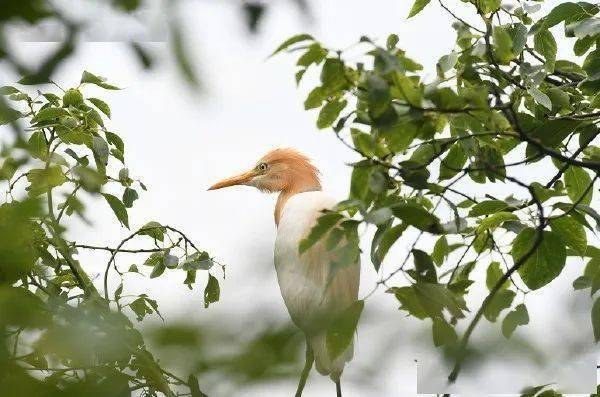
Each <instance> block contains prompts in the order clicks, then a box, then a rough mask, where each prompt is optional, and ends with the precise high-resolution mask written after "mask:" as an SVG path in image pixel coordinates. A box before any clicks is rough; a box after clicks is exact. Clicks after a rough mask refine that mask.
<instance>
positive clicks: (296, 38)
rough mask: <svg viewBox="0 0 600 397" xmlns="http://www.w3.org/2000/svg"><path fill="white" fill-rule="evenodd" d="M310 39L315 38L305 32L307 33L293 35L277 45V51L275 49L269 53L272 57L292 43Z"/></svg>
mask: <svg viewBox="0 0 600 397" xmlns="http://www.w3.org/2000/svg"><path fill="white" fill-rule="evenodd" d="M308 40H311V41H312V40H314V38H313V37H312V36H311V35H309V34H305V33H302V34H297V35H295V36H292V37H290V38H289V39H287V40H286V41H284V42H283V43H281V44H280V45H279V47H277V48H276V49H275V51H273V53H272V54H271V55H269V57H272V56H273V55H275V54H278V53H280V52H281V51H283V50H285V49H287V48H288V47H289V46H291V45H294V44H296V43H301V42H303V41H308Z"/></svg>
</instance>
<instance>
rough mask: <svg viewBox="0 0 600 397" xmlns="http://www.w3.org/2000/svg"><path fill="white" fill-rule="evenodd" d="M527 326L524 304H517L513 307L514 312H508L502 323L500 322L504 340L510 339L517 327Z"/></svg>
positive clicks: (527, 314) (527, 319)
mask: <svg viewBox="0 0 600 397" xmlns="http://www.w3.org/2000/svg"><path fill="white" fill-rule="evenodd" d="M527 324H529V313H528V312H527V307H526V306H525V305H524V304H522V303H521V304H519V305H517V307H515V310H513V311H511V312H509V313H508V314H507V315H506V317H504V321H502V335H504V337H505V338H506V339H508V338H510V337H511V336H512V334H513V332H515V330H516V329H517V326H519V325H527Z"/></svg>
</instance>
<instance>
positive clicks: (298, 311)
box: [209, 149, 360, 397]
mask: <svg viewBox="0 0 600 397" xmlns="http://www.w3.org/2000/svg"><path fill="white" fill-rule="evenodd" d="M234 185H247V186H253V187H255V188H257V189H259V190H260V191H263V192H269V193H275V192H278V193H279V197H278V199H277V204H276V205H275V224H276V225H277V237H276V239H275V255H274V256H275V269H276V272H277V280H278V282H279V288H280V290H281V295H282V296H283V300H284V302H285V305H286V306H287V309H288V312H289V314H290V316H291V318H292V321H293V322H294V323H295V324H296V325H297V326H298V328H300V329H301V330H302V331H303V333H304V334H305V336H306V364H305V366H304V369H303V371H302V375H301V377H300V382H299V384H298V389H297V392H296V396H300V395H301V394H302V390H303V389H304V384H305V383H306V378H307V377H308V374H309V372H310V369H311V368H312V365H313V361H314V363H315V366H316V368H317V371H319V373H321V374H323V375H329V376H330V377H331V379H332V380H333V381H334V382H335V384H336V392H337V396H338V397H339V396H341V395H342V392H341V385H340V376H341V374H342V371H343V369H344V365H345V363H346V362H348V361H349V360H350V359H351V358H352V355H353V350H354V349H353V342H350V344H349V346H348V348H347V349H346V350H345V351H344V352H343V353H342V354H340V355H338V356H337V357H335V358H332V357H329V355H328V349H327V345H326V330H327V328H328V326H329V325H330V322H331V319H334V318H336V317H337V316H339V315H340V313H342V312H343V311H344V310H345V309H347V308H348V307H350V306H351V305H352V304H353V303H355V302H356V301H357V299H358V284H359V277H360V267H359V266H360V265H359V263H358V262H357V263H351V264H344V265H345V266H343V267H341V268H339V269H338V270H336V271H335V272H333V276H330V272H331V271H332V268H331V263H332V259H333V255H334V254H333V253H332V252H330V251H328V250H327V249H326V248H325V247H324V243H322V242H318V243H316V244H315V245H313V246H312V247H311V248H310V249H309V250H308V251H306V252H304V253H302V254H300V252H299V250H298V246H299V243H300V241H301V240H302V239H303V238H305V237H306V236H307V235H308V233H309V232H310V230H311V228H312V227H313V225H314V224H315V222H316V220H317V218H318V217H319V216H320V215H321V214H322V213H321V212H322V210H324V209H330V208H332V207H333V206H334V205H335V204H336V200H334V199H333V198H331V197H329V196H328V195H326V194H325V193H323V192H322V191H321V182H320V180H319V171H318V170H317V168H316V167H315V166H314V165H312V164H311V162H310V160H309V159H308V158H307V157H306V156H304V155H302V154H301V153H299V152H297V151H296V150H294V149H275V150H272V151H270V152H269V153H267V154H266V155H265V156H264V157H263V158H261V159H260V160H259V161H258V163H256V165H255V166H254V167H252V169H250V170H249V171H245V172H242V173H241V174H239V175H236V176H234V177H231V178H228V179H225V180H222V181H221V182H218V183H216V184H215V185H213V186H211V187H210V188H209V190H215V189H221V188H224V187H228V186H234Z"/></svg>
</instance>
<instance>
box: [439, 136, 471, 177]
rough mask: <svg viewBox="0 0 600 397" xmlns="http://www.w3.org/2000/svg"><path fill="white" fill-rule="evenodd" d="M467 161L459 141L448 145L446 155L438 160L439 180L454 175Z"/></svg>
mask: <svg viewBox="0 0 600 397" xmlns="http://www.w3.org/2000/svg"><path fill="white" fill-rule="evenodd" d="M466 162H467V155H466V153H465V149H464V148H463V146H462V144H461V143H460V142H456V143H454V144H453V145H452V147H450V150H449V151H448V154H447V155H446V157H445V158H444V159H443V160H442V161H441V162H440V176H439V179H440V180H445V179H450V178H453V177H454V176H456V175H457V174H458V173H459V172H460V170H461V169H462V168H463V166H464V165H465V163H466Z"/></svg>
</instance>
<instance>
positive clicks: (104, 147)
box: [92, 136, 110, 165]
mask: <svg viewBox="0 0 600 397" xmlns="http://www.w3.org/2000/svg"><path fill="white" fill-rule="evenodd" d="M92 150H93V151H94V154H95V155H96V156H98V160H100V162H102V164H105V165H106V164H107V163H108V154H109V152H110V151H109V148H108V143H106V141H105V140H104V139H103V138H102V137H100V136H94V138H92Z"/></svg>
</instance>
